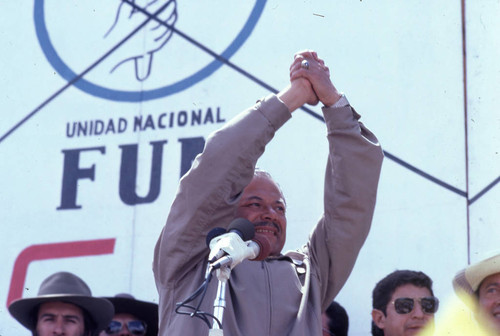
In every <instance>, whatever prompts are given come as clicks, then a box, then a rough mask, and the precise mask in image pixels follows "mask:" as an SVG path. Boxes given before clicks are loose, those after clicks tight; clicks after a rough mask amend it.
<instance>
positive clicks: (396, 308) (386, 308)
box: [372, 270, 439, 336]
mask: <svg viewBox="0 0 500 336" xmlns="http://www.w3.org/2000/svg"><path fill="white" fill-rule="evenodd" d="M372 299H373V303H372V307H373V310H372V335H373V336H410V335H416V334H418V333H419V332H421V331H422V330H423V329H424V327H425V328H426V330H429V329H427V328H430V329H431V330H433V329H434V313H436V311H437V310H438V307H439V300H438V299H437V298H436V297H435V296H434V293H433V291H432V280H431V278H429V277H428V276H427V275H426V274H424V273H423V272H416V271H410V270H398V271H394V272H392V273H391V274H389V275H387V276H386V277H385V278H383V279H382V280H380V281H379V282H378V283H377V285H376V286H375V288H374V289H373V296H372Z"/></svg>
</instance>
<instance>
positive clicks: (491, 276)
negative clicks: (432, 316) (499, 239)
mask: <svg viewBox="0 0 500 336" xmlns="http://www.w3.org/2000/svg"><path fill="white" fill-rule="evenodd" d="M453 288H454V289H455V292H456V293H457V294H458V295H459V296H460V297H461V298H462V297H463V296H462V295H463V293H464V292H465V293H466V294H469V295H470V296H471V297H472V298H473V300H474V301H475V303H476V304H477V309H474V310H475V315H476V318H477V320H478V321H479V322H480V323H481V324H482V325H484V326H487V327H489V328H490V330H494V331H495V334H496V335H500V253H498V252H496V254H495V255H493V256H492V257H489V258H486V259H483V260H481V261H479V262H477V263H475V264H472V265H470V266H468V267H466V268H464V269H463V270H461V271H459V272H458V273H457V275H456V276H455V278H454V279H453Z"/></svg>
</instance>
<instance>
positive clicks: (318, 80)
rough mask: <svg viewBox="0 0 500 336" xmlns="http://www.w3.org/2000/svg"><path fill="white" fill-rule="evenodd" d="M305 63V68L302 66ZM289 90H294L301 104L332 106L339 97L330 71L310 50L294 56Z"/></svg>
mask: <svg viewBox="0 0 500 336" xmlns="http://www.w3.org/2000/svg"><path fill="white" fill-rule="evenodd" d="M304 61H306V63H308V64H307V66H305V65H303V62H304ZM290 82H291V88H292V89H294V88H296V89H297V90H294V91H297V94H299V95H300V96H299V97H300V100H303V103H302V104H305V103H307V104H310V105H316V104H318V102H320V101H321V102H322V103H323V105H324V106H326V107H328V106H332V105H333V104H335V103H336V102H337V101H338V100H339V99H340V97H341V95H340V93H339V92H338V91H337V89H336V88H335V86H334V85H333V83H332V81H331V80H330V69H329V68H328V67H327V66H326V65H325V62H324V61H323V60H322V59H321V58H319V57H318V55H317V53H316V52H315V51H312V50H304V51H300V52H298V53H296V54H295V56H294V60H293V63H292V65H290Z"/></svg>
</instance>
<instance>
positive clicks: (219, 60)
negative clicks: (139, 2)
mask: <svg viewBox="0 0 500 336" xmlns="http://www.w3.org/2000/svg"><path fill="white" fill-rule="evenodd" d="M150 3H155V2H150ZM265 3H266V0H256V1H255V4H254V6H253V8H252V10H251V12H250V15H249V16H248V18H247V20H246V22H245V24H244V25H243V27H242V29H241V30H240V32H239V33H238V34H237V36H236V38H235V39H234V40H233V41H232V42H231V43H230V44H229V45H228V46H227V47H226V48H225V49H224V50H223V52H222V53H221V54H220V55H214V54H215V53H213V54H212V57H214V58H216V59H214V60H213V61H211V62H210V63H208V64H207V65H205V66H203V67H201V68H200V69H199V70H198V71H196V72H195V73H193V74H191V75H189V76H187V77H185V78H182V79H180V80H178V81H176V82H174V83H172V84H169V85H165V86H162V87H158V88H155V89H150V90H141V91H126V90H118V89H112V88H108V87H104V86H102V85H99V84H96V83H95V82H91V81H89V80H86V79H85V78H83V77H84V75H85V74H86V71H84V72H83V73H80V74H77V73H75V71H73V70H72V69H71V68H70V67H69V66H68V64H67V62H65V61H64V60H63V59H62V58H61V57H60V56H59V54H58V53H57V51H56V49H55V47H54V45H53V43H52V41H51V39H50V36H49V32H48V29H47V25H46V21H45V1H44V0H35V6H34V21H35V29H36V34H37V37H38V40H39V42H40V46H41V48H42V50H43V53H44V54H45V57H46V58H47V60H48V61H49V62H50V64H51V65H52V67H53V68H54V69H55V70H56V71H57V73H58V74H59V75H61V76H62V77H63V78H64V79H65V80H67V81H68V82H71V81H74V83H73V85H74V86H76V87H77V88H79V89H80V90H82V91H84V92H86V93H88V94H91V95H93V96H96V97H100V98H105V99H109V100H114V101H122V102H138V101H147V100H152V99H157V98H162V97H165V96H169V95H172V94H175V93H178V92H180V91H183V90H185V89H187V88H189V87H191V86H193V85H194V84H196V83H198V82H200V81H202V80H203V79H205V78H207V77H208V76H210V75H211V74H213V73H214V72H215V71H217V70H218V69H219V68H220V67H221V66H222V65H223V64H224V63H223V61H224V60H228V59H230V58H231V57H232V56H233V55H234V54H235V53H236V51H237V50H238V49H239V48H240V47H241V46H242V45H243V44H244V43H245V41H246V40H247V38H248V37H249V36H250V34H251V33H252V31H253V29H254V28H255V25H256V24H257V22H258V20H259V18H260V16H261V14H262V12H263V9H264V6H265ZM122 5H127V6H128V5H130V3H125V2H122V3H121V4H120V7H119V11H118V14H117V18H118V15H122V16H125V14H123V11H124V9H123V8H122ZM164 8H165V9H166V10H167V11H168V16H167V17H166V18H165V19H164V20H163V21H162V22H165V23H166V24H165V25H163V26H162V25H161V24H160V23H158V22H160V21H159V19H157V18H156V17H155V18H154V19H150V20H151V21H157V22H154V23H155V24H156V28H155V29H157V28H158V27H160V26H161V28H164V29H165V32H164V33H163V35H162V36H161V41H162V42H161V43H160V44H159V45H158V43H157V46H156V47H155V48H154V49H151V50H150V51H149V53H148V54H146V55H145V56H141V58H139V57H134V58H132V57H131V58H129V59H126V60H125V61H134V62H136V63H135V64H136V66H135V67H136V79H137V80H144V79H145V78H146V77H147V76H148V75H149V72H150V67H151V62H152V58H153V53H154V52H155V51H158V50H159V48H161V46H163V45H164V44H165V43H166V42H167V41H168V39H170V37H171V36H172V35H175V33H176V30H175V28H174V25H175V22H176V20H177V11H176V4H175V1H174V0H170V1H168V2H167V3H164ZM146 10H147V9H146ZM159 12H161V10H159ZM130 13H134V14H137V13H139V11H138V10H137V8H136V9H134V10H131V11H130ZM160 14H161V13H160ZM129 16H130V14H129ZM158 16H159V15H158ZM143 17H144V18H146V16H145V14H143ZM177 32H178V31H177ZM132 33H134V32H132ZM158 40H160V39H158ZM125 43H126V42H125ZM202 49H203V48H202ZM206 51H207V50H205V52H206ZM208 51H209V50H208ZM111 52H113V50H111V51H110V53H111ZM209 53H210V52H209ZM103 57H106V54H105V55H104V56H103ZM143 57H147V58H148V60H149V67H148V66H146V67H145V69H146V70H143V71H142V73H141V72H140V71H139V70H138V69H137V68H138V67H137V62H138V60H143ZM125 61H124V62H125ZM122 63H123V62H122ZM132 63H133V62H132ZM119 65H120V64H118V65H117V66H119ZM87 70H89V71H91V67H90V68H87Z"/></svg>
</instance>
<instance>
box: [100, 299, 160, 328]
mask: <svg viewBox="0 0 500 336" xmlns="http://www.w3.org/2000/svg"><path fill="white" fill-rule="evenodd" d="M106 299H108V300H109V301H110V302H111V303H112V304H113V306H114V307H115V316H114V317H113V320H112V321H111V322H110V323H109V325H108V327H107V328H106V329H105V330H104V331H102V332H101V334H100V336H109V335H120V336H132V335H136V336H157V335H158V304H156V303H153V302H146V301H140V300H137V299H136V298H134V297H133V296H132V295H130V294H126V293H122V294H117V295H115V296H114V297H106Z"/></svg>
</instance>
